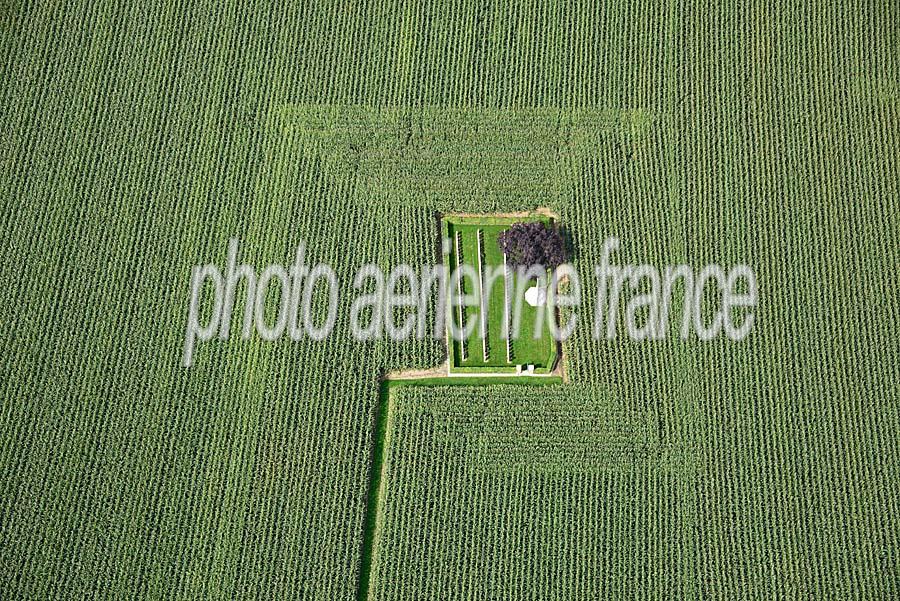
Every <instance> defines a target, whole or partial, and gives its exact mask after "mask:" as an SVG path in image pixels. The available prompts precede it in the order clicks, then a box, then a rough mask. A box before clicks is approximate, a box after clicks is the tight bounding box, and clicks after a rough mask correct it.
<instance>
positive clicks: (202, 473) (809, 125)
mask: <svg viewBox="0 0 900 601" xmlns="http://www.w3.org/2000/svg"><path fill="white" fill-rule="evenodd" d="M898 11H900V7H898V4H897V3H896V2H894V1H892V0H876V1H873V2H865V3H863V2H855V3H854V2H851V3H838V4H835V3H833V2H825V1H821V0H814V1H813V2H811V3H787V2H782V3H779V4H777V5H772V4H763V3H747V2H738V1H737V0H724V1H722V2H718V3H715V4H708V3H703V4H700V3H695V2H692V1H678V2H675V1H673V2H668V3H664V4H662V5H659V6H651V5H650V4H648V3H646V2H641V3H638V2H632V1H630V0H617V1H615V2H607V3H599V2H595V3H587V2H585V3H578V4H577V5H563V4H545V3H522V2H512V1H505V2H497V3H486V4H485V3H476V2H472V1H461V2H457V3H454V4H448V3H446V2H425V3H421V4H415V5H412V4H403V3H398V2H389V1H385V2H365V3H363V4H361V5H360V6H358V7H355V8H354V9H353V10H349V9H348V7H347V5H346V3H329V2H313V3H285V4H283V5H278V6H275V5H273V6H267V7H261V6H259V5H256V4H248V3H229V2H225V3H221V2H215V3H214V2H195V3H170V2H166V3H161V2H156V1H154V0H150V1H149V2H139V3H138V2H125V3H119V4H112V3H109V4H104V3H93V2H83V1H76V2H74V3H70V4H66V3H7V4H6V5H5V6H4V9H3V10H2V11H0V26H2V31H3V35H2V50H0V52H2V56H3V59H2V61H0V71H2V81H3V82H4V85H3V87H2V92H0V94H2V103H0V106H2V107H3V110H2V111H0V147H2V149H3V152H2V161H0V284H2V285H0V326H2V327H0V398H2V399H3V402H2V407H3V410H2V413H0V556H2V557H3V558H4V560H3V562H2V565H0V590H2V591H3V593H4V595H3V596H4V597H5V598H33V599H52V598H65V599H69V598H86V597H90V598H107V599H123V598H223V599H224V598H240V599H250V598H264V599H271V598H275V599H302V600H304V601H305V600H317V601H349V600H352V599H354V598H355V596H356V594H357V592H358V590H359V587H360V576H361V574H360V571H361V566H362V565H363V561H362V555H363V547H364V545H363V542H364V538H365V535H364V533H365V532H366V527H365V522H366V510H367V502H368V498H369V497H368V492H369V485H370V481H369V477H370V465H371V459H372V449H373V446H374V442H375V440H376V429H375V427H374V426H375V423H376V414H377V405H378V398H379V375H380V374H383V373H386V372H390V371H392V370H398V369H404V368H421V369H425V368H430V367H433V366H435V365H439V364H440V363H441V362H442V361H443V360H444V358H445V357H444V353H445V347H444V346H443V344H442V342H441V341H436V340H422V341H417V340H416V341H412V340H411V341H408V342H405V343H402V344H400V343H393V342H387V341H372V342H365V343H362V342H356V341H354V340H353V339H352V338H351V337H350V335H349V332H348V318H347V316H348V314H349V304H350V302H351V300H352V297H351V296H350V295H347V294H342V295H341V306H340V307H339V311H338V325H337V328H336V331H335V333H334V334H333V335H332V336H331V337H329V338H328V339H326V340H325V341H323V342H320V343H319V342H313V341H309V340H301V341H297V342H292V341H289V340H282V341H279V342H277V343H267V342H264V341H262V340H260V339H258V338H255V337H253V338H251V339H249V340H241V339H237V337H234V338H233V339H232V340H230V341H229V342H228V343H216V342H209V343H207V344H204V345H201V346H199V347H198V349H197V352H196V354H195V362H194V366H193V367H192V368H190V369H189V370H186V369H184V368H183V367H182V366H181V364H180V361H181V351H182V344H183V338H182V336H183V333H184V329H185V323H186V316H187V307H188V300H189V283H190V273H191V267H192V266H193V265H197V264H206V263H210V262H214V263H216V264H219V265H222V264H224V259H225V249H226V246H227V241H228V239H229V238H231V237H235V236H237V237H240V239H241V249H242V252H244V253H245V255H244V258H245V260H246V261H247V262H248V263H252V264H253V265H257V266H258V265H266V264H269V263H276V262H277V263H279V264H287V263H289V262H290V261H291V259H292V257H291V256H290V253H292V252H293V249H295V248H296V247H297V243H298V241H299V240H300V239H304V240H306V242H307V247H308V249H309V250H308V254H309V260H310V261H322V262H326V263H328V264H330V265H331V266H332V267H334V269H335V270H336V272H337V273H338V276H339V278H340V281H341V283H342V286H343V287H344V288H348V287H349V283H350V282H351V281H352V276H353V274H354V273H355V272H356V269H357V268H358V267H359V266H360V265H362V264H364V263H368V262H373V263H377V264H379V265H382V266H384V267H388V268H389V267H392V266H394V265H397V264H399V263H406V264H411V265H423V264H433V263H435V262H436V261H440V249H439V247H438V235H439V231H440V223H439V218H438V216H437V214H439V213H440V214H449V213H490V212H518V211H530V210H533V209H535V208H536V207H540V206H544V207H548V208H550V209H551V210H553V211H554V212H555V213H557V214H558V215H559V218H560V223H563V224H565V225H566V226H567V227H568V228H569V229H570V232H571V235H572V240H573V242H574V244H575V248H576V249H577V254H576V256H575V257H574V264H575V266H576V268H577V269H578V270H579V271H580V273H581V275H582V280H583V281H584V282H591V281H592V278H593V267H594V265H595V264H596V263H597V262H598V259H599V257H598V254H599V249H600V245H601V244H602V241H603V239H604V237H605V236H607V235H615V236H619V237H620V238H621V239H622V249H621V251H620V252H619V253H618V254H617V256H616V258H617V259H621V260H622V262H625V261H629V260H630V261H631V262H634V263H639V262H640V263H643V262H646V263H649V264H653V265H665V264H680V263H685V264H689V265H694V266H696V265H704V264H707V263H711V262H714V263H718V264H733V263H739V262H740V263H748V264H750V265H752V266H753V267H754V269H755V271H756V273H757V274H758V275H759V282H760V292H759V294H760V302H759V308H758V311H757V316H756V317H757V319H756V325H755V326H754V331H753V332H752V333H751V335H750V336H749V337H748V338H747V340H745V341H743V342H741V343H739V344H733V343H730V342H728V341H725V340H721V341H714V342H710V343H701V342H698V341H697V340H695V339H691V340H687V341H682V340H680V338H679V337H678V336H677V335H675V336H670V337H669V338H668V339H667V340H665V341H658V342H657V341H654V342H653V343H635V342H632V341H630V340H627V339H616V340H612V341H607V340H594V339H593V338H592V337H591V336H590V332H591V326H592V319H593V316H592V310H591V309H592V307H593V303H594V300H595V295H596V292H595V290H594V289H593V287H592V286H589V285H588V286H585V288H584V290H583V291H582V296H583V301H584V307H585V308H586V309H583V310H582V311H581V313H580V315H581V317H582V319H583V323H581V324H580V325H579V328H578V330H577V332H576V334H575V336H574V337H573V338H572V339H570V340H569V341H567V342H566V345H565V348H564V349H563V357H564V358H565V364H566V375H567V379H568V380H569V383H568V384H566V385H563V386H550V387H547V388H542V389H532V388H527V389H526V388H516V389H515V391H516V393H515V394H511V393H510V392H508V390H509V389H510V388H511V387H503V388H502V389H494V388H492V387H490V386H486V387H485V386H478V387H468V386H460V387H454V388H452V389H450V388H418V387H413V388H401V389H398V390H397V391H396V394H397V399H398V411H397V419H396V422H395V423H394V424H393V425H392V427H391V428H387V429H386V431H387V432H390V436H391V443H390V445H389V446H387V447H385V449H384V465H385V466H386V470H387V471H386V478H385V480H384V491H385V494H384V499H383V503H382V507H383V508H384V512H385V513H384V528H383V534H384V536H383V537H381V538H380V539H379V542H378V544H377V546H376V548H375V549H374V550H373V551H375V552H377V559H376V560H375V561H373V562H372V571H371V577H370V578H369V580H370V581H371V583H372V585H373V586H372V590H373V595H372V598H371V599H372V601H380V600H383V601H387V600H388V599H398V598H405V599H419V598H439V599H442V600H447V601H456V600H461V599H477V598H490V599H580V598H590V599H635V598H637V599H664V598H672V597H676V598H680V599H723V600H724V599H755V600H768V599H778V598H787V599H797V598H804V599H806V598H814V599H821V598H829V597H830V598H839V599H849V598H860V599H894V598H900V590H898V589H900V584H898V582H900V580H898V571H897V558H898V554H900V535H898V533H900V517H898V512H897V511H896V509H897V507H898V505H900V484H898V483H900V476H898V474H900V451H898V448H897V444H896V442H897V440H898V439H900V388H898V384H897V383H898V382H900V373H898V367H897V366H898V365H900V350H898V345H897V340H898V339H900V331H898V326H897V324H898V323H900V321H898V319H900V313H898V307H900V288H898V285H897V275H896V266H897V265H900V224H898V215H900V206H898V198H900V180H898V175H897V174H898V173H900V155H898V153H897V148H898V145H900V140H898V136H900V104H898V101H897V92H896V91H897V89H898V75H897V74H898V73H900V53H898V51H897V49H898V43H900V42H898V37H897V26H896V24H897V23H898V22H900V12H898ZM236 313H239V311H236ZM234 323H235V324H236V323H237V320H235V322H234ZM233 327H234V325H233ZM472 383H474V382H469V384H472ZM445 401H446V402H445Z"/></svg>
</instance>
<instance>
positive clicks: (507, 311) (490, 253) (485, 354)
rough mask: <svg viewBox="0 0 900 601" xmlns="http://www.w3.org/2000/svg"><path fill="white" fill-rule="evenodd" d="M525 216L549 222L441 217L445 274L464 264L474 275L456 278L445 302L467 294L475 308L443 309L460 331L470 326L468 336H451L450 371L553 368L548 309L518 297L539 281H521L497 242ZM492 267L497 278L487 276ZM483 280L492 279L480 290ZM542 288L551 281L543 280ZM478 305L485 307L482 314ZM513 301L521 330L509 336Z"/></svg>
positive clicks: (552, 343)
mask: <svg viewBox="0 0 900 601" xmlns="http://www.w3.org/2000/svg"><path fill="white" fill-rule="evenodd" d="M529 219H530V220H545V221H546V220H547V218H545V217H540V216H533V217H522V218H514V219H513V218H496V217H494V218H490V219H485V218H482V217H469V218H467V217H452V216H451V217H445V218H444V225H443V232H444V235H445V236H446V238H447V240H449V241H450V252H449V254H448V255H447V256H446V257H445V264H446V265H447V268H448V273H452V272H453V271H454V270H457V269H459V268H460V266H462V265H467V266H469V267H471V274H472V275H474V276H475V277H474V280H473V278H472V277H460V278H459V281H458V282H457V281H455V280H454V281H453V282H451V283H450V286H451V290H450V295H451V299H449V300H452V297H454V296H460V295H468V294H472V295H474V297H475V298H476V299H478V300H477V303H476V306H468V307H464V306H456V307H454V306H452V304H451V305H450V306H449V307H448V309H447V310H448V311H449V312H450V317H451V319H453V320H454V323H455V324H456V327H457V328H459V329H460V330H463V329H464V327H465V324H472V325H470V326H469V327H470V328H471V334H470V335H469V336H468V337H467V339H466V340H464V341H459V340H452V344H451V348H452V356H451V370H457V371H458V370H459V368H464V369H465V370H466V371H469V372H476V371H493V372H497V371H500V372H502V371H508V370H512V371H514V370H515V369H516V366H521V367H523V368H524V367H526V366H528V365H533V366H534V368H535V373H548V372H549V371H550V370H551V369H553V366H554V363H555V361H556V355H557V351H556V343H555V341H554V340H553V338H552V337H551V335H550V328H549V324H548V322H547V318H546V310H545V309H544V308H543V307H532V306H530V305H529V304H528V303H527V302H525V301H524V299H522V300H518V299H517V296H518V295H520V294H521V295H523V296H524V291H525V290H526V289H527V288H529V287H531V286H532V285H537V282H536V281H535V282H534V283H533V284H532V283H531V282H529V281H521V280H522V278H521V277H519V275H518V274H517V271H516V270H515V269H514V268H512V267H510V268H509V270H508V271H507V270H506V268H505V263H504V260H503V251H502V250H500V247H499V245H498V244H497V236H498V235H499V234H500V233H501V232H502V231H504V230H505V229H507V228H508V227H509V226H510V225H511V224H513V223H516V222H517V221H524V220H529ZM495 270H496V273H498V274H499V275H500V277H498V278H496V279H493V278H491V276H489V275H488V274H490V273H493V272H495ZM486 282H489V283H490V289H483V287H484V284H485V283H486ZM543 286H545V287H546V286H549V284H548V283H547V282H544V283H543ZM482 299H487V300H486V301H484V300H482ZM482 303H484V307H485V309H486V311H484V312H483V313H484V315H482ZM517 303H518V304H519V305H520V307H521V308H520V309H518V314H519V334H518V336H509V335H508V334H507V333H508V332H512V331H513V327H514V320H515V315H516V312H517V309H516V304H517ZM539 314H540V315H539ZM450 338H451V337H448V339H450ZM507 341H508V342H509V344H507ZM476 368H479V369H476ZM498 368H499V369H498ZM460 373H461V372H460Z"/></svg>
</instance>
